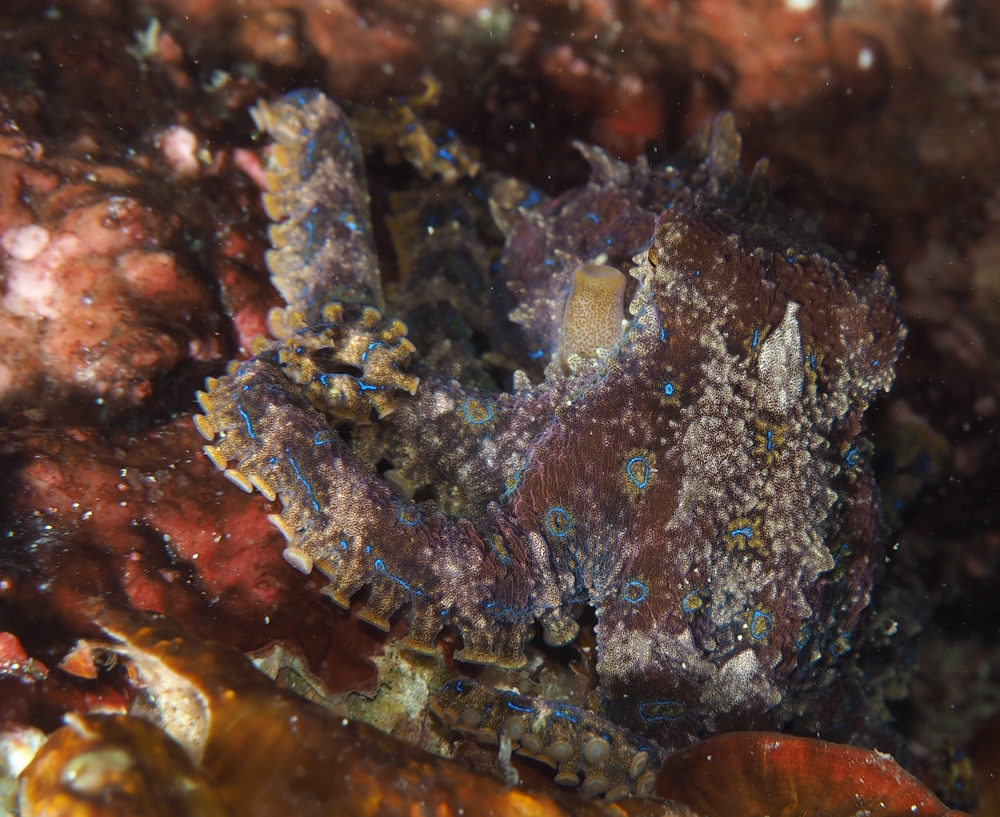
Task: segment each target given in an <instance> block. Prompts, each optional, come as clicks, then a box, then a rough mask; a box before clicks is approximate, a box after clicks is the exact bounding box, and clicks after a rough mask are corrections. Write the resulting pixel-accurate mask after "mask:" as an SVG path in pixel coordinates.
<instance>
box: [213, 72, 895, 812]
mask: <svg viewBox="0 0 1000 817" xmlns="http://www.w3.org/2000/svg"><path fill="white" fill-rule="evenodd" d="M254 117H255V119H256V122H257V124H258V126H259V127H260V129H261V130H263V131H265V132H266V133H268V134H269V135H270V136H271V137H272V139H273V142H274V144H273V147H272V151H271V153H270V156H269V159H268V173H267V182H268V186H269V192H266V193H265V194H264V196H263V202H264V206H265V209H266V211H267V213H268V215H269V217H270V218H271V219H272V220H273V221H274V224H273V225H272V226H271V228H270V239H271V243H272V246H273V249H272V250H270V251H269V252H268V254H267V259H266V260H267V265H268V268H269V270H270V272H271V274H272V280H273V281H274V283H275V286H276V287H277V289H278V291H279V292H280V294H281V295H282V297H283V298H284V299H285V301H286V303H287V306H286V307H285V308H282V309H276V310H274V311H273V312H272V314H271V315H270V318H269V326H270V330H271V333H272V335H273V336H274V337H273V339H266V338H263V337H261V338H258V339H257V340H256V341H255V343H254V345H253V350H252V351H253V357H252V358H251V359H249V360H247V361H244V362H233V363H232V364H230V367H229V370H228V372H227V373H226V374H225V375H224V376H222V377H220V378H218V379H212V378H210V379H209V381H208V384H207V389H206V391H205V392H202V393H199V396H198V399H199V402H200V404H201V407H202V409H203V411H204V414H203V415H199V416H198V417H197V418H196V419H197V424H198V428H199V430H200V431H201V432H202V434H203V435H204V436H205V437H206V438H208V439H209V441H210V444H209V445H208V446H206V448H205V451H206V453H207V455H208V456H209V457H210V458H211V459H212V461H213V462H215V464H216V465H218V467H219V468H220V469H222V470H223V471H224V472H225V474H226V476H227V477H229V478H230V479H231V480H232V481H233V482H235V483H236V484H237V485H239V486H241V487H243V488H244V489H245V490H247V491H252V490H254V489H256V490H259V491H260V492H261V493H262V494H264V495H265V496H267V497H269V498H271V499H274V498H279V499H280V501H281V503H282V504H283V510H282V511H281V513H280V514H276V515H275V516H274V517H273V522H274V524H275V525H276V526H277V528H278V529H279V530H280V531H281V532H282V533H283V534H284V536H285V538H286V539H287V548H286V550H285V558H286V560H287V561H288V562H289V563H290V565H292V566H293V567H295V568H298V569H299V570H301V571H303V572H305V573H310V572H311V571H313V570H319V571H320V572H321V573H322V574H323V575H325V576H326V577H327V578H328V579H329V581H330V583H329V585H327V586H326V587H325V588H324V590H323V592H324V593H325V594H326V595H328V596H329V598H330V599H331V600H332V601H333V602H335V603H336V604H338V605H340V606H341V607H344V608H347V607H349V605H350V604H351V599H352V597H354V596H355V594H358V593H360V592H361V591H362V590H363V589H364V588H369V595H368V598H367V604H366V605H365V606H364V607H363V609H361V611H360V612H359V613H358V615H359V616H360V618H362V619H363V620H364V621H366V622H369V623H370V624H372V625H374V626H375V627H379V628H381V629H383V630H387V629H388V628H389V620H390V617H391V616H393V615H394V614H395V613H396V612H397V611H399V610H401V609H402V610H405V615H406V616H407V621H408V635H407V636H406V638H405V641H404V646H405V647H407V648H409V649H410V650H413V651H415V652H417V653H427V654H434V653H435V652H436V650H437V649H438V648H437V646H436V644H435V638H436V637H437V636H438V635H439V633H441V631H442V630H443V629H444V628H446V627H447V628H453V629H454V628H457V630H458V631H459V633H460V635H461V639H462V642H463V647H462V649H461V650H460V651H458V652H457V653H456V654H455V658H456V659H458V660H459V661H461V662H467V663H472V664H496V665H499V666H501V667H510V668H516V667H519V666H521V665H522V664H523V663H524V662H525V654H524V650H525V645H526V643H527V642H528V640H529V639H530V638H532V635H533V632H534V627H535V625H537V626H538V627H539V628H540V630H541V633H542V635H543V636H544V640H545V642H546V643H547V644H549V645H552V646H562V645H567V644H570V643H571V642H573V641H574V639H575V638H576V636H577V634H578V630H579V625H578V623H577V619H578V617H579V615H580V612H581V610H582V609H583V608H584V607H585V606H586V605H589V606H590V607H591V608H593V610H594V613H595V615H596V621H597V623H596V627H595V634H596V641H597V673H598V676H599V680H600V690H599V696H598V697H599V700H597V701H595V708H596V709H595V711H587V712H584V711H583V710H579V709H575V708H572V707H567V706H562V705H559V704H555V703H552V702H548V701H544V700H541V699H535V698H531V697H528V696H525V695H521V694H519V693H518V692H516V691H503V690H498V689H493V688H491V687H488V686H485V685H483V684H479V683H477V682H475V681H472V680H470V679H456V680H455V681H452V682H451V683H450V684H448V685H447V686H446V687H445V688H444V689H443V690H441V691H440V692H439V693H438V695H437V697H436V698H435V703H434V709H435V711H436V712H438V713H439V714H440V715H441V716H442V717H443V718H444V719H445V720H446V721H448V722H449V723H451V724H452V725H454V726H455V727H457V728H460V729H464V730H466V731H471V732H473V733H475V734H476V735H477V736H479V738H480V739H481V740H487V741H490V742H500V743H501V744H502V743H504V742H505V741H507V742H509V744H508V745H512V746H513V747H514V749H515V750H517V751H519V752H520V753H521V754H524V755H527V756H529V757H535V758H538V759H541V760H544V761H545V762H547V763H549V765H551V766H553V767H555V768H556V769H557V770H558V775H557V781H558V782H560V783H561V784H563V785H566V786H576V785H577V784H580V785H581V790H582V791H583V792H584V793H585V794H588V795H591V796H594V795H604V796H605V797H607V798H608V799H616V798H618V797H621V796H626V795H629V794H646V793H649V791H651V789H652V785H653V783H652V780H653V775H652V773H651V770H655V767H656V764H657V763H658V762H659V760H660V759H661V758H662V756H663V752H664V751H669V750H672V749H675V748H678V747H680V746H684V745H687V744H689V743H691V742H692V741H694V740H697V739H698V738H700V737H705V736H708V735H712V734H715V733H719V732H724V731H730V730H735V729H775V728H780V727H782V726H783V725H786V724H787V723H789V722H790V721H792V720H794V719H796V718H799V719H801V718H803V717H805V716H806V715H807V714H808V713H810V712H813V711H819V708H821V705H822V701H823V698H824V696H825V695H827V694H828V692H829V689H830V688H831V687H832V685H834V684H835V683H836V682H837V678H838V666H839V664H838V662H844V661H848V660H849V656H848V653H849V652H850V651H851V649H852V637H853V636H854V634H855V631H856V630H857V628H858V626H859V622H860V621H861V619H862V614H863V612H864V610H865V608H866V606H867V605H868V602H869V599H870V594H871V588H872V583H873V576H874V574H875V571H876V568H877V566H878V564H879V562H880V561H881V559H882V551H881V543H880V535H881V518H880V513H879V507H878V501H877V496H876V493H875V485H874V480H873V476H872V470H871V466H870V456H871V446H870V444H869V443H868V442H867V441H866V439H865V437H864V436H863V420H864V413H865V410H866V408H867V407H868V404H869V402H870V400H871V399H872V398H873V396H874V395H875V394H876V393H877V392H879V391H884V390H887V389H889V387H890V386H891V384H892V381H893V378H894V367H895V363H896V360H897V357H898V356H899V353H900V350H901V345H902V340H903V337H904V335H905V329H904V327H903V325H902V323H901V320H900V316H899V309H898V305H897V303H896V298H895V292H894V290H893V288H892V286H891V284H890V283H889V278H888V273H887V271H886V270H885V269H884V268H883V267H878V268H877V269H876V270H874V271H873V272H870V273H864V272H860V271H858V270H856V269H854V268H853V267H852V266H850V265H849V264H847V263H845V262H843V261H841V260H837V256H836V255H835V254H834V253H833V251H832V250H830V249H829V248H827V247H824V246H821V245H818V243H817V242H816V241H815V239H813V238H811V237H810V236H809V235H808V234H806V233H805V232H804V231H802V230H801V229H800V228H798V227H796V226H795V225H794V223H793V222H792V221H791V220H790V219H789V218H788V216H787V215H785V214H784V211H783V210H781V209H780V207H778V206H777V205H776V204H775V203H774V202H773V201H772V198H771V194H770V188H769V185H768V183H767V181H766V177H765V176H766V169H767V163H766V161H765V160H761V161H760V162H758V163H757V165H756V167H755V168H754V170H753V173H752V174H751V175H750V176H749V177H746V176H745V175H744V174H743V172H742V171H741V169H740V164H739V156H740V150H741V142H740V137H739V134H738V133H737V131H736V128H735V124H734V121H733V118H732V116H731V115H729V114H722V115H720V116H719V117H717V118H716V120H715V122H714V123H713V124H712V126H711V127H710V128H705V129H703V130H702V131H701V132H700V133H699V135H698V136H696V137H695V138H694V139H693V140H692V141H691V142H690V143H689V145H688V146H687V147H686V148H685V151H684V153H682V154H681V155H679V156H678V157H677V158H676V160H675V161H674V162H673V163H672V164H663V165H658V166H656V167H653V166H651V165H650V163H649V162H647V161H645V160H644V159H643V158H640V160H639V161H638V162H637V163H636V164H635V165H634V166H628V165H626V164H624V163H622V162H620V161H617V160H615V159H612V158H610V157H608V156H607V155H605V154H604V153H603V152H602V151H601V150H599V149H598V148H595V147H591V146H587V145H582V144H578V145H577V148H578V149H579V150H580V151H581V152H582V154H583V156H584V157H585V158H586V159H587V161H588V162H589V163H590V166H591V173H590V178H589V181H588V182H587V183H586V184H584V185H583V186H581V187H578V188H576V189H572V190H569V191H568V192H566V193H564V194H562V195H560V196H558V197H555V198H551V199H550V198H548V197H546V196H544V195H542V194H540V193H538V192H537V191H534V190H531V189H529V188H525V187H523V186H521V187H515V188H511V187H510V186H509V185H508V187H507V188H503V189H506V190H507V195H506V196H501V195H499V193H497V195H496V196H492V195H491V196H490V201H489V208H490V212H491V213H492V216H493V219H494V221H495V223H496V225H497V226H498V227H499V228H500V230H501V231H502V233H503V236H504V239H505V243H504V248H503V251H502V254H501V257H500V259H499V267H498V269H499V274H500V275H502V277H503V278H505V279H506V282H507V286H508V287H509V290H510V293H511V295H512V297H513V299H514V301H515V308H514V309H513V310H512V311H511V313H510V316H509V320H508V319H507V316H501V317H502V319H503V320H504V322H505V324H506V325H507V326H508V327H510V328H512V329H513V330H515V333H514V334H515V335H516V337H518V338H519V339H520V341H521V342H522V344H523V348H522V350H521V353H522V354H523V359H524V360H526V361H529V363H530V362H531V361H533V362H534V367H535V368H534V370H533V371H534V373H535V376H534V377H532V374H531V371H530V366H527V365H526V368H524V369H518V370H517V371H514V372H513V375H512V387H511V388H510V389H507V390H504V389H500V388H493V389H486V388H482V387H481V386H482V382H481V380H480V381H477V382H476V383H470V382H468V381H469V379H466V381H462V380H459V379H456V377H455V376H454V372H450V371H448V370H445V369H443V368H435V367H434V366H431V365H427V364H426V363H422V362H421V361H420V360H419V359H416V352H417V350H416V348H415V346H414V344H413V343H412V342H411V341H410V340H409V339H408V338H407V334H408V330H407V327H406V325H405V324H404V323H403V322H402V321H401V320H399V319H397V318H393V317H391V316H387V315H385V314H384V313H385V302H384V297H383V291H382V282H381V279H380V273H379V264H378V257H377V254H376V250H375V242H374V238H373V229H372V222H371V217H370V214H369V210H368V194H367V190H366V185H365V178H364V164H363V157H362V154H361V151H360V149H359V146H358V142H357V140H356V138H355V136H354V135H353V133H352V130H351V128H350V126H349V124H348V121H347V119H346V117H345V116H344V114H343V113H342V112H341V111H340V109H339V108H337V106H336V105H334V103H332V102H331V101H330V100H329V99H327V98H326V97H325V96H323V95H322V94H320V93H317V92H313V91H302V92H296V93H292V94H289V95H287V96H285V97H284V98H282V99H280V100H277V101H275V102H271V103H261V104H260V105H259V106H258V107H257V108H256V109H255V110H254ZM442 150H444V148H442ZM494 189H495V190H498V191H499V190H501V189H502V185H496V186H495V188H494ZM511 189H516V190H520V191H522V194H519V195H520V198H519V199H518V198H517V197H516V196H512V195H511V194H510V190H511ZM524 191H527V192H524ZM379 462H380V463H382V465H381V467H378V466H377V463H379ZM386 464H388V466H389V467H387V466H386ZM845 656H846V657H845ZM508 751H509V749H508Z"/></svg>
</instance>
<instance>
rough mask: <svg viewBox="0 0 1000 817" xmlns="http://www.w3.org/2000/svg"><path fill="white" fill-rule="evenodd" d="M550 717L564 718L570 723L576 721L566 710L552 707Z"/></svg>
mask: <svg viewBox="0 0 1000 817" xmlns="http://www.w3.org/2000/svg"><path fill="white" fill-rule="evenodd" d="M552 717H554V718H565V719H566V720H568V721H569V722H570V723H576V722H577V720H576V718H574V717H573V716H572V715H570V714H569V713H568V712H561V711H559V710H558V709H553V710H552Z"/></svg>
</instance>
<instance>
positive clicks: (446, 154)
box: [438, 148, 455, 162]
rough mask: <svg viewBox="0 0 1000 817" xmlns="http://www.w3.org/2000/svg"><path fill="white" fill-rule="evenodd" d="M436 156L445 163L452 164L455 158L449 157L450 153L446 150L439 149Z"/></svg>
mask: <svg viewBox="0 0 1000 817" xmlns="http://www.w3.org/2000/svg"><path fill="white" fill-rule="evenodd" d="M438 156H440V157H441V158H442V159H444V160H445V161H446V162H454V161H455V157H454V156H452V155H451V154H450V153H449V152H448V151H447V150H445V149H444V148H441V149H440V150H439V151H438Z"/></svg>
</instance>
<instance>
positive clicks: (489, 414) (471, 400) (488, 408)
mask: <svg viewBox="0 0 1000 817" xmlns="http://www.w3.org/2000/svg"><path fill="white" fill-rule="evenodd" d="M470 404H473V411H474V410H475V407H476V406H478V407H479V408H480V409H483V410H484V411H485V412H486V417H485V418H483V417H479V418H478V419H477V418H476V417H473V416H472V412H471V411H470V410H469V406H470ZM462 414H464V415H465V419H466V420H467V421H468V422H469V423H470V424H471V425H474V426H482V425H486V424H487V423H489V422H490V421H491V420H492V419H493V406H492V405H490V402H489V401H486V402H485V403H484V402H483V401H482V400H480V399H479V398H477V397H466V398H465V402H464V403H462Z"/></svg>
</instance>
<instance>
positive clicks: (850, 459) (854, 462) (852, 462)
mask: <svg viewBox="0 0 1000 817" xmlns="http://www.w3.org/2000/svg"><path fill="white" fill-rule="evenodd" d="M844 462H846V463H847V464H848V465H849V466H850V467H851V468H857V467H858V466H860V465H861V452H860V451H858V449H857V448H852V449H851V450H850V451H848V452H847V455H846V456H845V457H844Z"/></svg>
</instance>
